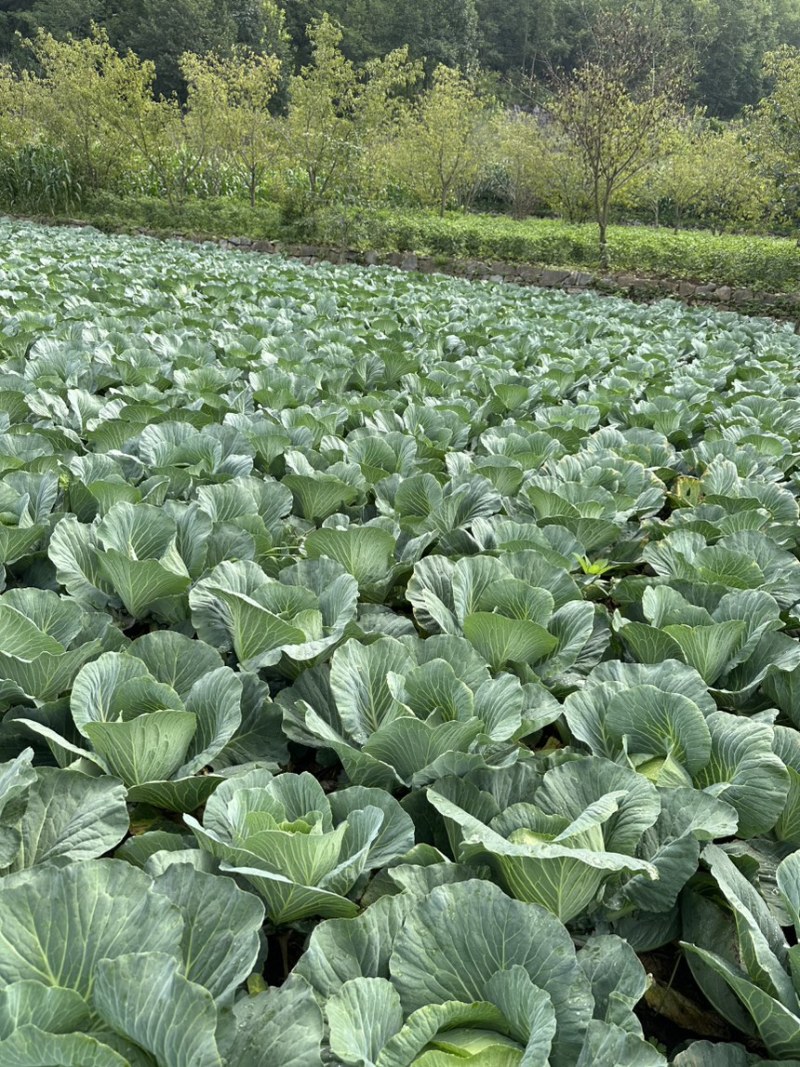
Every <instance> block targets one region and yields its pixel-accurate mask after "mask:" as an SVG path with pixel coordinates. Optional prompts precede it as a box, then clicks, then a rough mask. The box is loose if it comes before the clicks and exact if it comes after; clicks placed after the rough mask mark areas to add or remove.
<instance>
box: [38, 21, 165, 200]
mask: <svg viewBox="0 0 800 1067" xmlns="http://www.w3.org/2000/svg"><path fill="white" fill-rule="evenodd" d="M28 47H29V48H30V50H31V52H32V53H33V55H34V57H35V59H36V62H37V65H38V67H39V69H40V71H41V77H39V78H30V79H29V80H28V81H27V83H26V84H27V96H28V101H29V103H28V106H29V108H30V110H31V113H32V115H33V116H34V117H35V120H36V122H37V125H38V126H39V128H40V130H41V131H42V135H43V136H44V138H45V139H46V140H47V141H48V142H49V143H50V144H52V145H55V146H57V147H59V148H60V149H62V151H63V152H64V153H65V154H66V156H67V158H68V159H69V160H70V162H71V163H72V165H73V167H74V169H75V171H76V172H77V173H78V174H80V176H81V178H82V180H83V181H84V182H85V183H86V185H87V186H88V187H90V188H94V189H98V188H104V187H107V186H108V185H109V184H113V182H114V181H115V180H116V179H117V178H119V177H120V175H121V174H122V173H123V172H124V171H125V169H126V167H127V166H128V164H129V158H130V144H129V142H128V140H127V137H126V133H125V129H124V127H125V116H126V112H127V110H128V109H129V108H130V107H132V106H137V105H138V106H142V105H143V103H144V102H145V101H149V100H150V99H151V87H152V79H153V70H152V66H151V65H150V64H147V63H142V61H141V60H140V59H139V58H138V57H137V56H135V55H133V54H132V53H128V54H127V55H125V56H121V55H120V54H119V53H118V52H117V51H116V50H115V49H114V48H113V47H112V46H111V44H110V42H109V39H108V35H107V33H106V31H105V30H102V29H98V28H95V29H94V31H93V33H92V36H91V37H87V38H82V39H73V38H69V39H68V40H66V41H57V40H56V39H55V37H53V36H52V35H51V34H48V33H43V32H41V33H39V34H38V35H37V37H36V38H35V39H34V40H32V41H29V42H28Z"/></svg>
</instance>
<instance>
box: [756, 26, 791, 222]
mask: <svg viewBox="0 0 800 1067" xmlns="http://www.w3.org/2000/svg"><path fill="white" fill-rule="evenodd" d="M764 70H765V73H766V75H767V76H768V77H769V78H770V79H771V80H772V91H771V93H769V95H768V96H765V97H764V98H763V99H762V100H761V101H759V104H758V106H757V108H755V110H754V112H753V116H752V123H751V126H750V139H751V147H752V149H753V151H754V153H755V155H756V158H757V160H758V162H759V165H760V167H761V170H762V172H763V173H764V174H766V175H768V176H769V178H770V179H771V180H772V181H774V182H775V184H776V185H777V187H778V188H779V189H780V190H781V197H782V201H783V207H784V209H785V210H786V209H788V210H789V211H790V212H791V213H794V212H795V211H796V210H797V207H798V204H800V50H799V49H796V48H789V47H784V48H782V49H779V50H778V51H776V52H771V53H769V54H768V55H767V56H766V57H765V60H764Z"/></svg>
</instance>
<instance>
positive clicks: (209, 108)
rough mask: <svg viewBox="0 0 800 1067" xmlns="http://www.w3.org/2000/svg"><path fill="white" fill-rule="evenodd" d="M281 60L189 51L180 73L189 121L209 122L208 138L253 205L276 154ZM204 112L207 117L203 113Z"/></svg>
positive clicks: (240, 52) (239, 51)
mask: <svg viewBox="0 0 800 1067" xmlns="http://www.w3.org/2000/svg"><path fill="white" fill-rule="evenodd" d="M280 70H281V64H280V60H279V59H278V58H277V57H276V56H267V55H264V54H262V53H257V52H253V51H252V50H251V49H249V48H246V47H244V46H241V45H240V46H237V47H235V48H234V49H233V51H232V52H231V54H230V55H228V56H226V57H221V56H218V55H215V54H214V53H213V52H212V53H210V54H209V55H206V56H196V55H192V54H191V53H187V54H186V55H184V56H183V59H182V61H181V71H182V73H183V76H184V78H185V79H186V82H187V85H188V107H187V121H188V122H189V123H190V124H191V123H192V122H199V121H202V122H204V124H205V126H206V128H207V129H208V131H209V140H210V141H212V142H213V143H215V144H216V145H217V146H218V147H219V149H220V150H221V152H222V154H223V155H224V156H226V157H228V158H230V159H232V160H233V161H234V162H235V164H236V165H237V167H239V168H240V169H241V170H242V171H243V173H244V175H245V180H246V183H247V191H248V194H249V197H250V203H251V205H252V206H253V207H254V206H255V203H256V193H257V192H258V187H259V185H260V183H261V181H262V179H263V177H264V174H265V172H266V169H267V167H268V165H269V163H270V162H271V160H272V157H273V156H274V151H275V140H276V133H275V119H274V118H273V116H272V115H271V114H270V110H269V107H270V103H271V102H272V98H273V96H274V95H275V90H276V88H277V85H278V80H279V77H280ZM200 109H205V110H206V114H205V115H204V116H201V115H199V114H198V112H199V111H200Z"/></svg>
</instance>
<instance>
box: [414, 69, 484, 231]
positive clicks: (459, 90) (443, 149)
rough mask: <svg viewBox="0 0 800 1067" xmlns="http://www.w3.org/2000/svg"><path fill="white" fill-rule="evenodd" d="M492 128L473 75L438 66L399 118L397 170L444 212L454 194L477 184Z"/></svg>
mask: <svg viewBox="0 0 800 1067" xmlns="http://www.w3.org/2000/svg"><path fill="white" fill-rule="evenodd" d="M488 133H489V126H488V121H487V108H486V105H485V104H484V103H483V101H482V100H480V98H479V97H478V96H477V94H476V93H475V91H474V89H473V87H472V85H471V84H470V82H469V80H468V79H467V78H466V77H465V76H464V75H463V74H461V73H460V71H458V70H454V69H453V68H452V67H445V66H440V67H438V68H437V69H436V71H435V73H434V78H433V85H432V86H431V88H430V89H428V90H427V91H426V92H425V93H424V94H423V95H422V97H421V98H420V100H419V102H418V103H417V105H416V107H415V108H414V109H413V110H412V111H410V112H409V114H408V115H407V116H405V118H404V120H403V122H402V123H401V127H400V134H399V137H398V140H397V144H396V153H397V156H396V160H397V169H398V172H399V173H400V174H401V175H402V178H403V181H404V183H405V184H406V186H407V187H408V188H409V189H410V190H411V191H412V192H413V193H414V195H415V196H416V197H417V198H418V199H419V200H420V201H421V202H422V203H424V204H430V205H432V206H435V207H437V208H438V210H439V214H440V215H444V213H445V211H446V210H447V207H448V204H449V203H450V202H451V200H453V199H458V200H460V201H462V202H463V201H464V200H465V199H467V198H468V196H469V194H470V193H471V191H472V190H473V188H474V187H475V185H476V183H477V180H478V177H479V175H480V172H481V169H482V167H483V164H484V160H485V145H486V141H487V136H488Z"/></svg>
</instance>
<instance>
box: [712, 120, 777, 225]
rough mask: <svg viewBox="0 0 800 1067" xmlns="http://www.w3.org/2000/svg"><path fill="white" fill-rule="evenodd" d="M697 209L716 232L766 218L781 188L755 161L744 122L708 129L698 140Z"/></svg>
mask: <svg viewBox="0 0 800 1067" xmlns="http://www.w3.org/2000/svg"><path fill="white" fill-rule="evenodd" d="M695 160H696V163H697V166H698V169H699V170H700V178H699V180H698V181H697V189H698V195H697V208H698V213H699V214H700V216H701V217H702V218H703V219H705V220H706V221H707V222H710V223H711V226H712V228H713V230H714V231H715V232H717V233H718V232H719V231H721V230H723V229H728V228H730V226H731V225H734V226H735V225H737V224H739V225H748V224H752V223H755V222H758V221H759V220H760V219H762V218H764V217H765V216H766V215H767V214H768V213H769V212H770V209H771V205H772V204H774V203H775V202H776V199H777V190H776V189H775V187H774V186H773V185H772V183H771V181H770V180H769V179H768V178H767V177H766V176H764V175H762V174H759V173H758V171H757V170H756V168H755V167H754V166H753V164H752V160H751V157H750V152H749V150H748V147H747V143H746V131H745V130H744V128H743V127H742V125H741V123H738V122H731V123H728V124H727V125H725V126H723V127H722V128H721V129H707V130H705V131H703V134H702V135H701V137H700V138H699V140H698V143H697V153H696V156H695Z"/></svg>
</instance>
